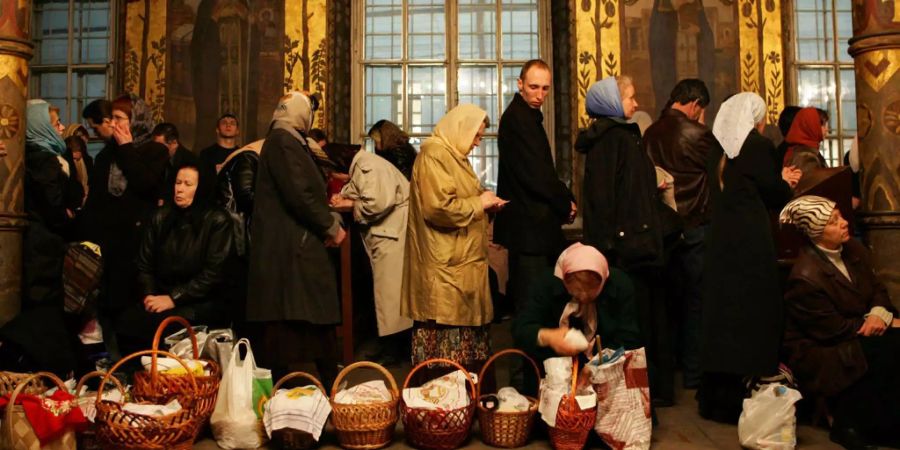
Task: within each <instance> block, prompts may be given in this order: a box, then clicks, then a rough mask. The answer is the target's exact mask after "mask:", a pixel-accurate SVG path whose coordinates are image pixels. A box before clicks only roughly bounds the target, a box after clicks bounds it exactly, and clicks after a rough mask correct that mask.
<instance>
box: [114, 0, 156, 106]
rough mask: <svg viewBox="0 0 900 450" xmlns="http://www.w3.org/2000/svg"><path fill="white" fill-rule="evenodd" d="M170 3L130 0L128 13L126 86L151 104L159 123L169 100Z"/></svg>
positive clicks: (127, 89)
mask: <svg viewBox="0 0 900 450" xmlns="http://www.w3.org/2000/svg"><path fill="white" fill-rule="evenodd" d="M166 3H167V2H166V0H138V1H130V2H128V3H127V5H126V11H125V52H124V57H125V61H124V63H123V67H122V73H123V78H124V83H123V85H124V87H125V91H126V92H133V93H135V94H138V95H139V96H140V97H141V98H143V99H144V101H145V102H147V105H149V106H150V109H151V110H152V111H153V118H154V119H155V120H156V121H157V122H161V121H162V120H163V106H164V105H165V98H166Z"/></svg>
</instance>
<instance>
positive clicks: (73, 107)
mask: <svg viewBox="0 0 900 450" xmlns="http://www.w3.org/2000/svg"><path fill="white" fill-rule="evenodd" d="M98 98H106V74H105V73H79V72H74V73H72V100H71V102H70V105H69V108H70V114H71V116H70V117H71V119H70V120H71V121H76V120H78V118H79V117H81V110H82V109H84V107H85V106H86V105H87V104H88V103H90V102H91V101H93V100H96V99H98Z"/></svg>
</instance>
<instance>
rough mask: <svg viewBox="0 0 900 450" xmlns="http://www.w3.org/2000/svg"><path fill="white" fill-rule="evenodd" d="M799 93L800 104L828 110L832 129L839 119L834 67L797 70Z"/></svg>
mask: <svg viewBox="0 0 900 450" xmlns="http://www.w3.org/2000/svg"><path fill="white" fill-rule="evenodd" d="M797 72H798V73H797V81H798V82H797V93H798V94H799V95H798V98H799V101H800V106H814V107H816V108H822V109H824V110H827V111H828V114H829V115H830V116H831V120H832V121H831V129H832V130H834V128H835V126H836V124H837V120H835V119H836V118H837V104H836V103H835V102H836V99H837V98H836V92H835V90H836V88H837V86H835V82H834V70H833V69H807V68H800V69H799V70H798V71H797ZM835 131H836V130H835Z"/></svg>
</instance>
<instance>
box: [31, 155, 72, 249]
mask: <svg viewBox="0 0 900 450" xmlns="http://www.w3.org/2000/svg"><path fill="white" fill-rule="evenodd" d="M24 184H25V213H26V214H27V215H28V219H29V220H31V221H38V222H41V223H43V224H44V225H45V226H46V227H47V228H49V229H50V230H51V231H53V232H56V233H59V232H61V231H62V228H63V227H64V226H65V225H66V224H67V223H68V222H69V219H68V217H67V216H66V207H67V206H68V204H67V200H68V194H67V192H68V189H69V188H70V185H69V177H68V176H66V173H65V172H63V169H62V165H61V164H60V163H59V158H58V157H57V156H56V154H55V153H52V152H49V151H44V150H41V149H39V148H34V147H31V146H28V148H27V149H26V152H25V182H24Z"/></svg>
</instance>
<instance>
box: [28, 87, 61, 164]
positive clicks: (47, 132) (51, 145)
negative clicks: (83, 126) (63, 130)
mask: <svg viewBox="0 0 900 450" xmlns="http://www.w3.org/2000/svg"><path fill="white" fill-rule="evenodd" d="M27 105H28V106H27V108H28V109H27V114H26V116H27V120H28V123H27V126H26V128H25V143H26V144H31V146H36V147H40V148H41V149H42V150H44V151H48V152H51V153H55V154H57V155H62V154H63V153H64V152H65V151H66V143H65V142H64V141H63V139H62V137H61V136H60V135H59V133H57V131H56V128H53V125H51V124H50V104H49V103H47V102H46V101H44V100H40V99H36V100H28V104H27Z"/></svg>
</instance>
